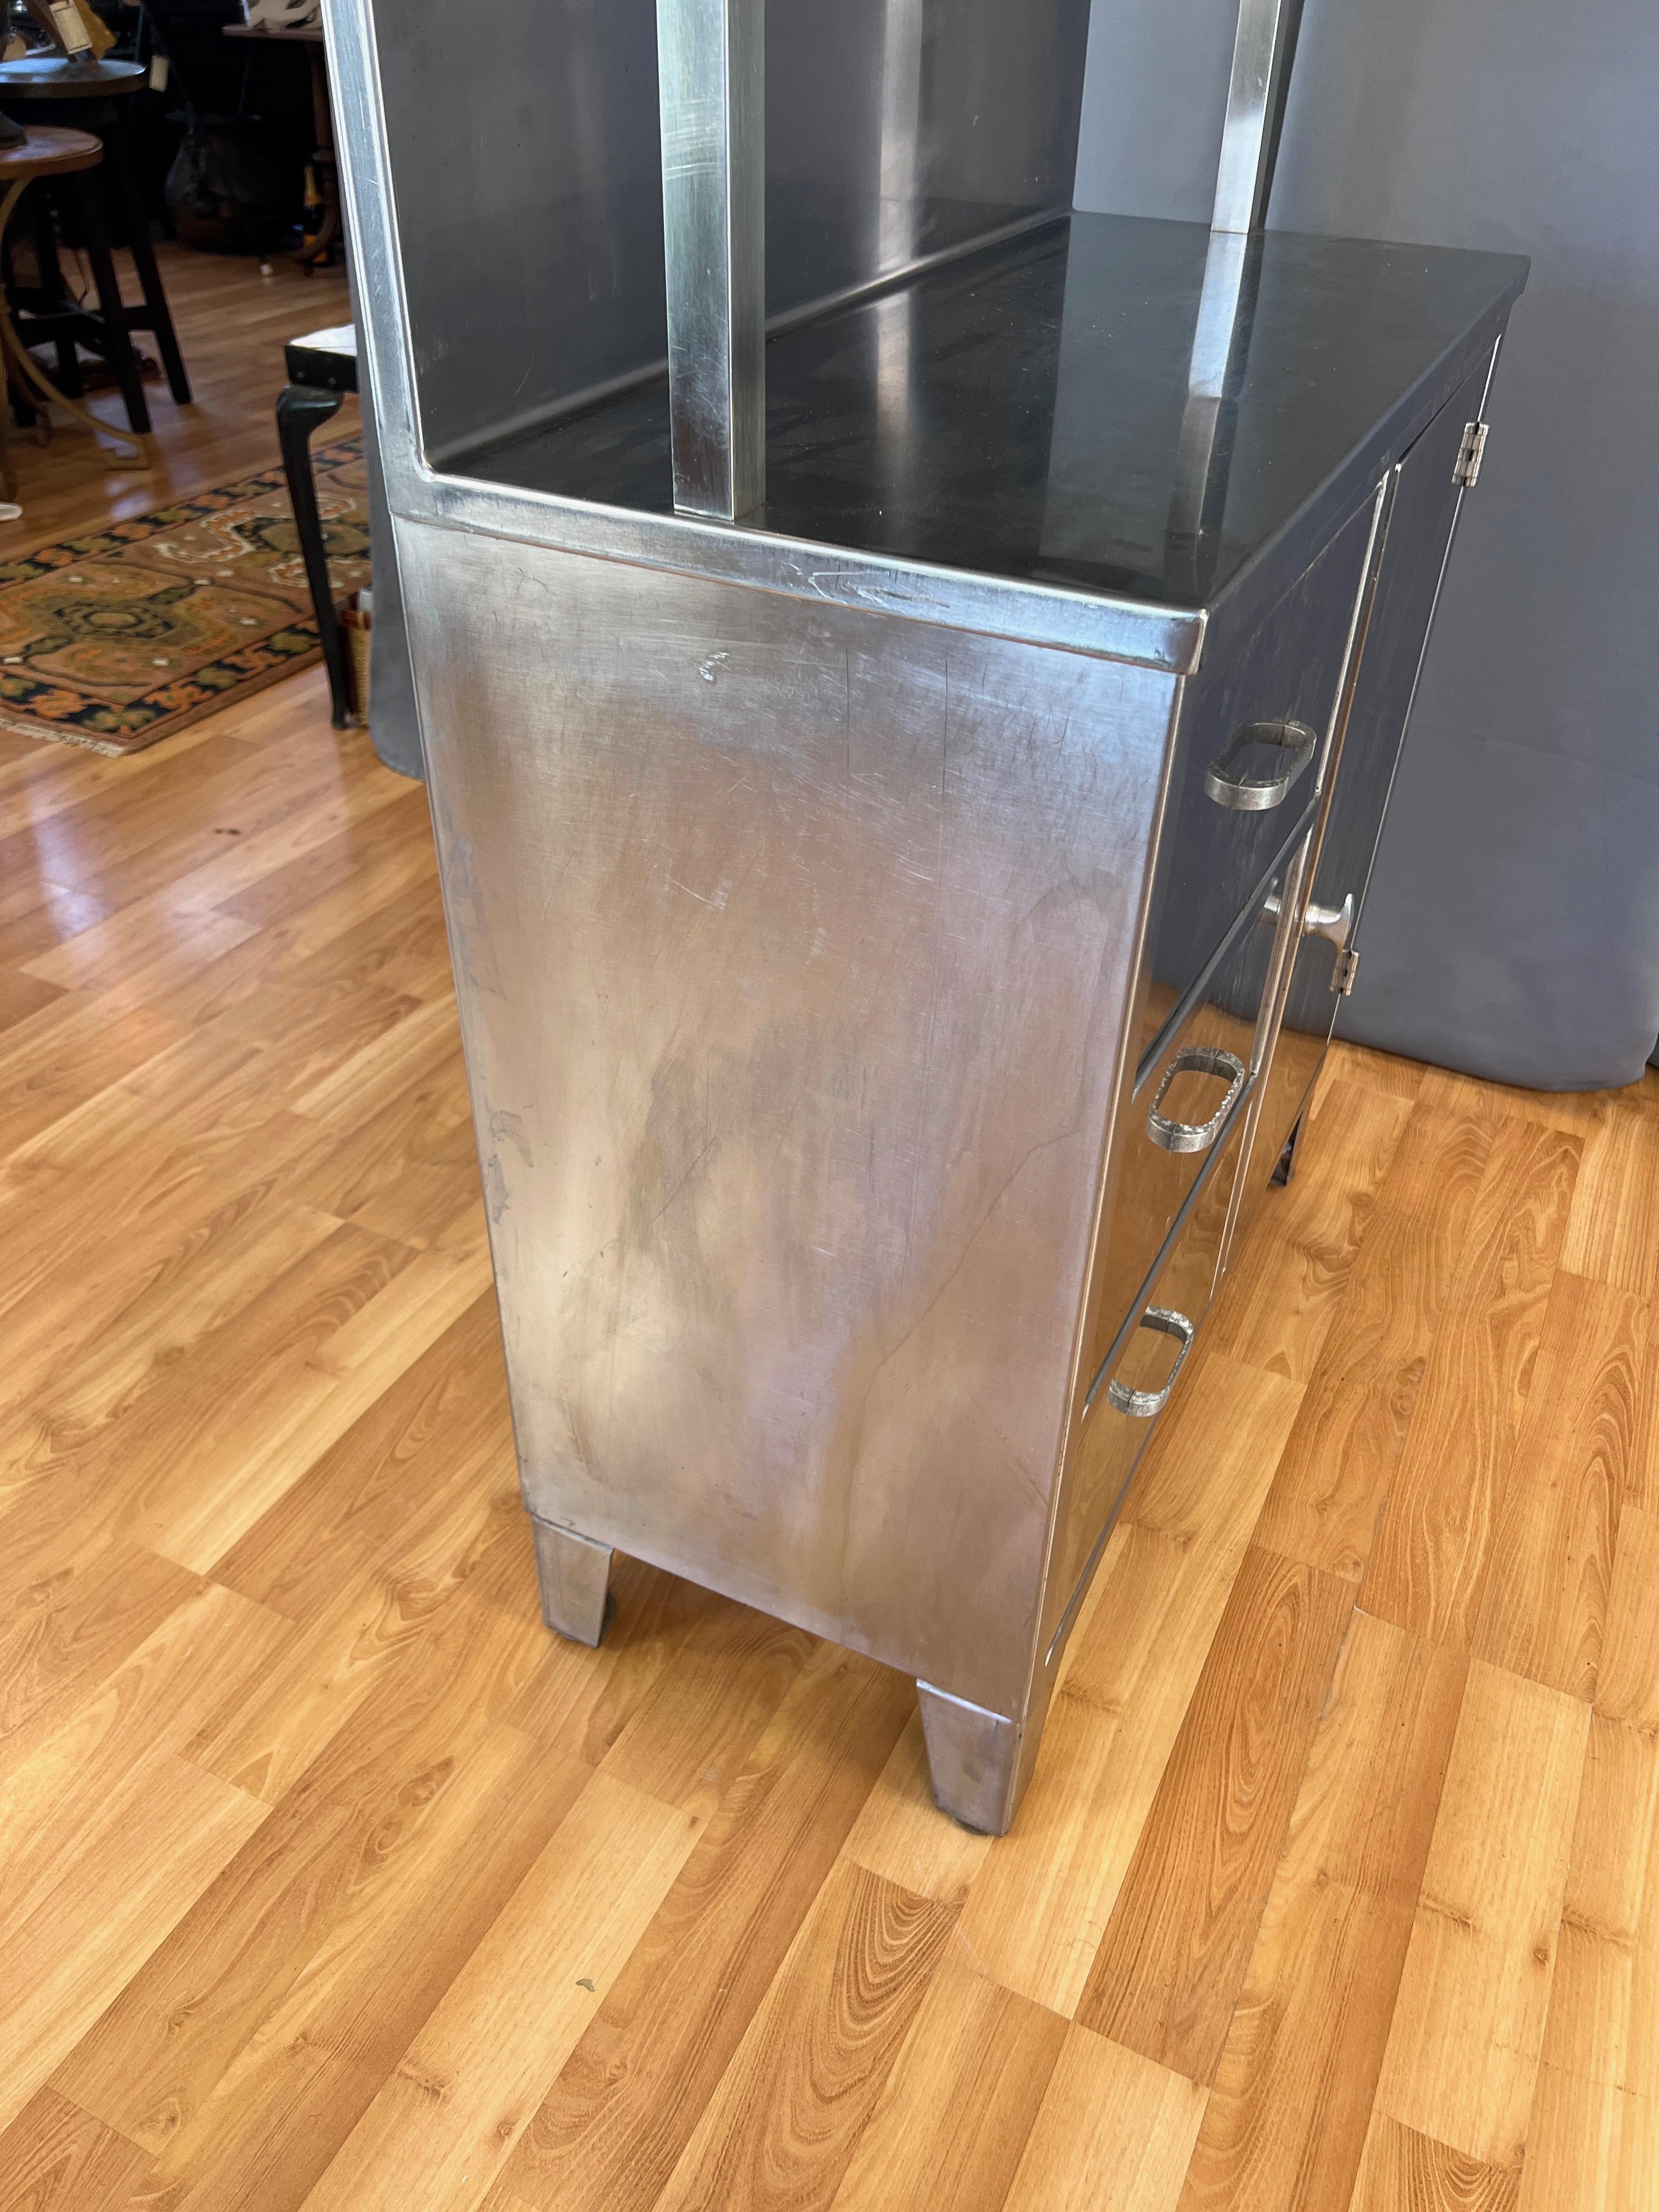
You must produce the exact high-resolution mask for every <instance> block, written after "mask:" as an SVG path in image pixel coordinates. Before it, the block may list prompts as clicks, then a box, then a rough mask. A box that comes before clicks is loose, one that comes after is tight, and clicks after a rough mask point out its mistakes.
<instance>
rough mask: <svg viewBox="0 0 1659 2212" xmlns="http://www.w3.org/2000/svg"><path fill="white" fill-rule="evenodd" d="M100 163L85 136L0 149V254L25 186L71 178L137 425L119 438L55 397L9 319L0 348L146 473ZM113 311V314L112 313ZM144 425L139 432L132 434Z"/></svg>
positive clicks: (55, 134)
mask: <svg viewBox="0 0 1659 2212" xmlns="http://www.w3.org/2000/svg"><path fill="white" fill-rule="evenodd" d="M103 158H104V149H103V148H102V147H101V146H100V144H99V143H98V141H97V139H95V138H94V137H90V136H89V135H88V133H87V132H86V131H30V132H29V133H28V134H27V137H25V139H24V141H23V143H22V144H21V146H3V147H0V186H3V187H4V194H3V197H0V254H3V251H4V246H5V236H6V228H7V225H8V224H9V222H10V221H11V219H12V216H14V215H15V213H16V211H17V203H18V201H19V200H21V198H22V197H23V194H24V192H25V191H27V188H28V186H29V185H32V184H33V183H34V182H35V181H36V180H37V179H40V178H57V177H73V178H75V179H76V190H77V191H79V194H80V207H81V216H82V222H84V223H85V225H86V233H87V258H88V261H89V262H90V263H91V264H92V275H93V282H94V283H95V284H96V286H97V288H98V304H99V306H100V308H101V309H102V310H103V311H104V320H105V325H106V332H105V336H106V343H107V346H108V349H109V361H110V366H111V367H112V368H113V369H114V371H115V375H116V380H117V382H118V384H119V386H120V387H121V396H122V398H124V399H125V401H126V405H127V420H128V421H129V422H132V423H133V424H134V425H135V428H134V429H133V430H132V431H131V433H129V432H127V431H125V430H118V429H117V428H116V427H115V425H114V424H113V423H112V422H100V421H99V419H98V417H97V416H95V415H89V414H88V412H87V410H86V409H85V408H84V407H79V406H77V405H76V403H75V401H74V400H72V399H70V398H68V397H67V395H66V394H65V393H64V392H60V391H59V390H58V387H57V386H56V385H55V384H53V383H52V380H51V379H50V378H49V377H48V376H47V374H46V371H45V370H44V369H43V368H41V367H40V363H39V362H37V361H36V360H35V358H34V356H33V354H31V353H30V351H29V349H28V348H27V346H26V345H25V344H24V343H23V339H22V337H21V334H20V332H19V331H18V328H17V325H16V323H15V320H14V319H13V318H12V316H11V315H10V314H9V313H8V314H7V315H6V316H5V317H4V319H3V323H0V340H3V343H4V345H5V348H6V350H7V351H8V352H9V354H10V356H11V357H12V360H13V362H15V365H16V367H17V368H19V369H20V370H21V372H22V374H24V375H25V376H26V377H27V379H28V380H29V382H30V383H31V384H33V386H35V387H36V388H37V390H39V391H40V392H42V393H44V394H45V396H46V398H47V399H49V400H51V401H52V402H53V403H54V404H56V405H58V406H59V407H62V408H64V409H65V410H67V412H68V413H70V415H72V416H74V417H75V419H76V422H83V423H84V424H85V425H86V427H87V428H88V430H92V431H95V432H96V433H98V435H100V436H102V437H106V438H118V439H120V440H121V441H122V442H123V443H124V444H125V445H130V446H132V447H135V448H136V449H137V461H138V465H139V466H141V467H148V466H149V440H148V437H147V435H146V433H147V432H148V430H149V412H148V410H146V408H145V406H144V398H143V389H142V387H141V386H140V384H139V380H138V363H137V358H136V357H135V356H134V354H133V350H132V340H131V337H129V335H128V332H127V326H126V323H125V319H123V317H122V314H121V311H120V294H119V293H118V290H117V289H116V283H115V265H114V264H113V263H112V261H111V259H110V258H109V239H108V236H107V234H106V232H105V229H104V210H103V205H102V203H101V202H100V199H99V197H98V193H97V191H96V188H95V186H94V184H93V181H92V173H93V171H94V169H96V168H97V167H98V166H99V164H100V161H102V160H103ZM112 308H113V313H112V312H111V309H112ZM140 422H142V423H143V426H144V428H143V430H142V431H141V430H139V429H137V427H136V426H137V424H138V423H140Z"/></svg>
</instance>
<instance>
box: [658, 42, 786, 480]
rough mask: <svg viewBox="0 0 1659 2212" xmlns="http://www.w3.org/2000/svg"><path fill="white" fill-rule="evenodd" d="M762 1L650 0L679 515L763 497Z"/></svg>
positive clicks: (764, 362) (673, 443)
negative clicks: (654, 24)
mask: <svg viewBox="0 0 1659 2212" xmlns="http://www.w3.org/2000/svg"><path fill="white" fill-rule="evenodd" d="M765 33H766V9H765V0H657V81H658V98H659V106H660V110H661V120H662V201H663V246H664V252H665V260H666V268H667V280H668V392H669V410H670V416H671V440H672V447H673V459H674V504H675V506H676V507H678V509H680V510H681V511H682V512H683V513H689V514H702V515H709V516H712V517H714V518H716V519H718V520H726V521H733V520H736V519H737V518H738V516H739V515H744V514H747V513H749V512H750V509H751V508H752V507H758V506H759V505H760V503H761V501H763V499H764V497H765V496H766V113H765V105H766V53H765Z"/></svg>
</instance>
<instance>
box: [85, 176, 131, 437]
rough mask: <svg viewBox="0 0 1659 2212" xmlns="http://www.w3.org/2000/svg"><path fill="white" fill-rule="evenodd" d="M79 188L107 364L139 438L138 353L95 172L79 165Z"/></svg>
mask: <svg viewBox="0 0 1659 2212" xmlns="http://www.w3.org/2000/svg"><path fill="white" fill-rule="evenodd" d="M75 181H76V184H77V185H79V186H80V190H81V219H82V222H84V223H85V225H86V228H87V259H88V261H89V262H90V263H91V264H92V281H93V283H94V284H95V285H96V286H97V288H98V305H99V308H100V319H101V321H102V323H103V326H104V337H105V342H106V345H107V348H108V360H109V365H110V367H111V368H112V369H113V370H114V372H115V380H116V382H117V383H118V385H119V386H120V387H121V397H122V398H123V399H124V400H125V402H126V410H127V421H128V422H130V423H131V426H132V428H133V429H134V431H135V432H136V433H137V435H138V436H139V437H141V438H147V437H148V436H149V428H150V422H149V407H148V405H147V404H145V400H144V386H143V378H142V377H141V376H140V375H139V374H138V356H137V355H136V354H135V353H134V351H133V349H132V335H131V331H129V330H128V328H127V319H126V313H125V309H124V308H123V307H122V305H121V289H120V285H119V283H118V280H117V278H116V274H115V264H114V263H113V262H112V260H111V258H110V252H109V233H108V232H107V230H106V228H104V203H103V199H102V197H101V196H100V191H99V180H98V174H97V172H96V171H95V170H93V169H82V170H81V171H80V172H79V173H77V174H76V179H75Z"/></svg>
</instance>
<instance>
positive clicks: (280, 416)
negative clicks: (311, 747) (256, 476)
mask: <svg viewBox="0 0 1659 2212" xmlns="http://www.w3.org/2000/svg"><path fill="white" fill-rule="evenodd" d="M340 400H341V394H340V393H339V392H324V391H321V390H319V389H317V388H315V387H314V386H311V385H306V384H287V385H284V386H283V389H282V392H281V393H280V394H279V396H278V398H277V401H276V436H277V440H278V441H279V443H280V444H281V446H282V449H283V468H284V469H285V470H286V471H287V472H288V495H289V501H291V502H292V504H293V507H294V526H295V530H296V531H297V532H299V538H300V553H301V558H302V559H303V560H304V562H305V564H306V581H307V584H309V585H310V586H311V604H312V606H313V609H314V610H315V612H316V616H317V634H318V635H319V637H320V638H321V640H322V644H323V662H324V665H325V667H326V668H327V670H328V692H329V698H330V701H331V703H332V706H333V709H334V713H333V721H334V726H335V728H336V729H337V730H343V729H344V728H345V726H346V724H347V723H348V721H349V720H350V714H351V687H350V682H349V678H348V677H347V674H346V654H345V639H344V638H343V635H341V631H340V623H339V618H338V617H337V615H336V614H335V611H334V593H333V590H332V587H331V585H330V583H329V579H328V554H327V551H326V550H325V546H324V543H323V519H322V516H321V515H320V514H319V513H318V511H317V480H316V478H315V477H313V474H312V472H311V440H312V434H313V431H315V430H316V429H318V428H319V427H320V425H321V424H323V423H325V422H329V421H331V419H332V417H333V416H336V415H337V414H338V413H339V411H340Z"/></svg>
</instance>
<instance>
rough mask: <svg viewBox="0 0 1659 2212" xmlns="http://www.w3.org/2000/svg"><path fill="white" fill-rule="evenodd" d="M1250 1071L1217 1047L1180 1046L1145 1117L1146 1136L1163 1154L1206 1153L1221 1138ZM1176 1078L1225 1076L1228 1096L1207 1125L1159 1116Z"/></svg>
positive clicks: (1165, 1071)
mask: <svg viewBox="0 0 1659 2212" xmlns="http://www.w3.org/2000/svg"><path fill="white" fill-rule="evenodd" d="M1249 1073H1250V1071H1249V1068H1248V1067H1246V1066H1245V1065H1244V1063H1243V1060H1240V1059H1239V1057H1238V1055H1237V1053H1231V1052H1226V1051H1225V1050H1224V1049H1223V1048H1222V1047H1221V1046H1220V1045H1218V1044H1189V1045H1183V1046H1182V1048H1181V1050H1180V1051H1179V1052H1178V1053H1176V1056H1175V1058H1174V1059H1173V1060H1171V1061H1170V1065H1169V1066H1167V1067H1166V1068H1165V1069H1164V1079H1163V1081H1162V1082H1161V1083H1160V1084H1159V1085H1158V1089H1157V1091H1155V1092H1154V1094H1153V1097H1152V1108H1151V1110H1150V1111H1149V1112H1148V1114H1147V1116H1146V1134H1147V1135H1148V1136H1149V1137H1150V1138H1151V1139H1152V1142H1153V1143H1154V1144H1155V1145H1161V1146H1163V1147H1164V1151H1165V1152H1208V1151H1209V1149H1210V1147H1211V1146H1212V1144H1214V1142H1215V1140H1216V1139H1217V1138H1218V1136H1219V1135H1220V1134H1221V1129H1222V1124H1223V1123H1224V1122H1225V1121H1226V1119H1227V1116H1228V1115H1229V1114H1231V1112H1232V1110H1233V1108H1234V1107H1235V1106H1236V1105H1237V1103H1238V1094H1239V1092H1240V1091H1243V1088H1244V1085H1245V1084H1246V1082H1247V1081H1248V1080H1249ZM1177 1075H1225V1077H1226V1079H1227V1094H1226V1096H1225V1098H1223V1100H1222V1102H1221V1103H1220V1104H1219V1105H1218V1107H1217V1108H1216V1109H1215V1111H1214V1113H1213V1114H1212V1115H1211V1116H1210V1118H1209V1120H1208V1121H1176V1120H1174V1119H1173V1118H1172V1116H1170V1115H1167V1114H1160V1113H1159V1112H1158V1108H1159V1107H1160V1106H1161V1105H1162V1104H1163V1103H1164V1093H1165V1092H1166V1091H1168V1090H1169V1088H1170V1085H1171V1084H1172V1083H1173V1082H1174V1081H1175V1079H1176V1076H1177Z"/></svg>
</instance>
